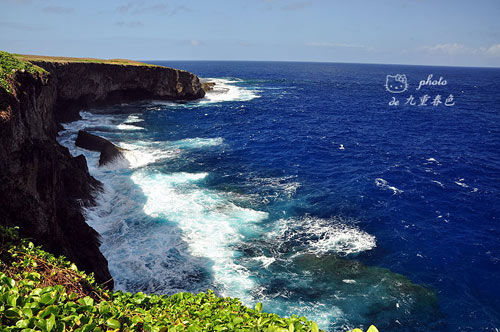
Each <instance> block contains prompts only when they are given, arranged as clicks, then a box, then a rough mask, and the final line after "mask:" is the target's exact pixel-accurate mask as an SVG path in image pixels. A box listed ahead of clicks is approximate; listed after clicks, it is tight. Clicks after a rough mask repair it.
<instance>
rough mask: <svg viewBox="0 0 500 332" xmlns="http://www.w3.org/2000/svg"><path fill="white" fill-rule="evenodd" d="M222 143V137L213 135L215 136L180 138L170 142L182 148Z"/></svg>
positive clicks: (195, 147) (196, 147)
mask: <svg viewBox="0 0 500 332" xmlns="http://www.w3.org/2000/svg"><path fill="white" fill-rule="evenodd" d="M223 143H224V139H223V138H222V137H215V138H200V137H195V138H185V139H181V140H179V141H173V142H171V143H170V144H171V145H173V146H175V147H178V148H181V149H182V148H184V149H198V148H204V147H209V146H217V145H222V144H223Z"/></svg>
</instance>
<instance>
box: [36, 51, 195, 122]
mask: <svg viewBox="0 0 500 332" xmlns="http://www.w3.org/2000/svg"><path fill="white" fill-rule="evenodd" d="M32 63H33V64H35V65H37V66H39V67H42V68H44V69H45V70H47V71H49V72H50V73H51V74H52V76H53V78H52V80H53V81H54V84H55V85H56V87H57V102H56V109H55V116H56V120H57V121H60V122H70V121H74V120H77V119H79V115H78V111H79V110H81V109H82V108H85V107H90V106H103V105H107V104H114V103H122V102H130V101H135V100H144V99H159V100H173V101H186V100H194V99H198V98H202V97H203V96H204V95H205V91H204V90H203V88H202V85H201V83H200V80H199V79H198V76H196V75H194V74H191V73H189V72H187V71H183V70H177V69H172V68H166V67H160V66H132V65H115V64H104V63H78V62H69V63H58V62H46V61H32Z"/></svg>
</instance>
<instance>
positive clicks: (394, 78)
mask: <svg viewBox="0 0 500 332" xmlns="http://www.w3.org/2000/svg"><path fill="white" fill-rule="evenodd" d="M385 89H386V90H387V91H389V92H391V93H402V92H405V91H406V90H408V80H407V79H406V75H402V74H396V75H387V76H386V78H385Z"/></svg>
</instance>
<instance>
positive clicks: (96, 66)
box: [0, 61, 204, 287]
mask: <svg viewBox="0 0 500 332" xmlns="http://www.w3.org/2000/svg"><path fill="white" fill-rule="evenodd" d="M34 63H35V64H37V65H38V66H40V67H42V68H44V69H45V70H46V71H47V72H28V71H24V70H21V71H16V72H13V73H12V74H9V75H8V76H6V77H7V83H8V85H9V89H4V88H2V87H0V183H1V186H0V222H1V223H2V224H4V225H18V226H20V230H21V233H22V235H23V236H26V237H30V238H33V239H34V240H35V241H36V242H37V243H38V244H41V245H43V246H44V247H45V248H46V249H47V250H49V251H50V252H52V253H55V254H62V255H65V256H66V257H68V258H69V259H70V260H72V261H74V262H75V263H76V264H77V265H78V266H79V267H80V268H81V269H83V270H85V271H87V272H94V273H95V276H96V280H98V281H99V282H101V283H104V282H107V285H108V286H111V287H112V279H111V275H110V273H109V270H108V265H107V261H106V259H105V258H104V256H103V255H102V254H101V253H100V251H99V245H100V243H99V236H98V234H97V232H96V231H95V230H93V229H92V228H91V227H90V226H88V225H87V224H86V222H85V219H84V216H83V214H82V206H88V205H91V204H94V200H93V193H94V191H95V190H98V189H99V188H100V186H101V184H100V183H99V182H98V181H97V180H95V179H94V178H93V177H92V176H91V175H90V174H89V172H88V169H87V164H86V160H85V157H84V156H82V155H80V156H77V157H72V156H71V155H70V153H69V151H68V150H67V149H66V148H64V147H62V146H61V145H59V144H58V143H57V141H56V136H57V128H58V123H59V122H67V121H72V120H75V119H78V118H79V114H78V111H79V110H80V109H82V108H84V107H89V106H99V105H105V104H110V103H115V102H123V101H131V100H139V99H148V98H154V99H166V100H179V101H180V100H192V99H196V98H201V97H203V96H204V91H203V89H202V88H201V84H200V82H199V80H198V77H197V76H195V75H193V74H191V73H188V72H185V71H179V70H174V69H170V68H164V67H158V66H127V65H113V64H102V63H79V62H67V63H58V62H50V61H38V62H34ZM9 90H10V91H9ZM110 280H111V281H110Z"/></svg>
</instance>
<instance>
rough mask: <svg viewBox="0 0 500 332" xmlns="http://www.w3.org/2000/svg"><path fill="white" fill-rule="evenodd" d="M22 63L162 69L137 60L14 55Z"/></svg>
mask: <svg viewBox="0 0 500 332" xmlns="http://www.w3.org/2000/svg"><path fill="white" fill-rule="evenodd" d="M14 56H16V57H17V58H18V59H19V60H21V61H47V62H60V63H68V62H84V63H105V64H112V65H124V66H147V67H161V66H158V65H152V64H149V63H144V62H140V61H135V60H127V59H95V58H73V57H61V56H45V55H28V54H14Z"/></svg>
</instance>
